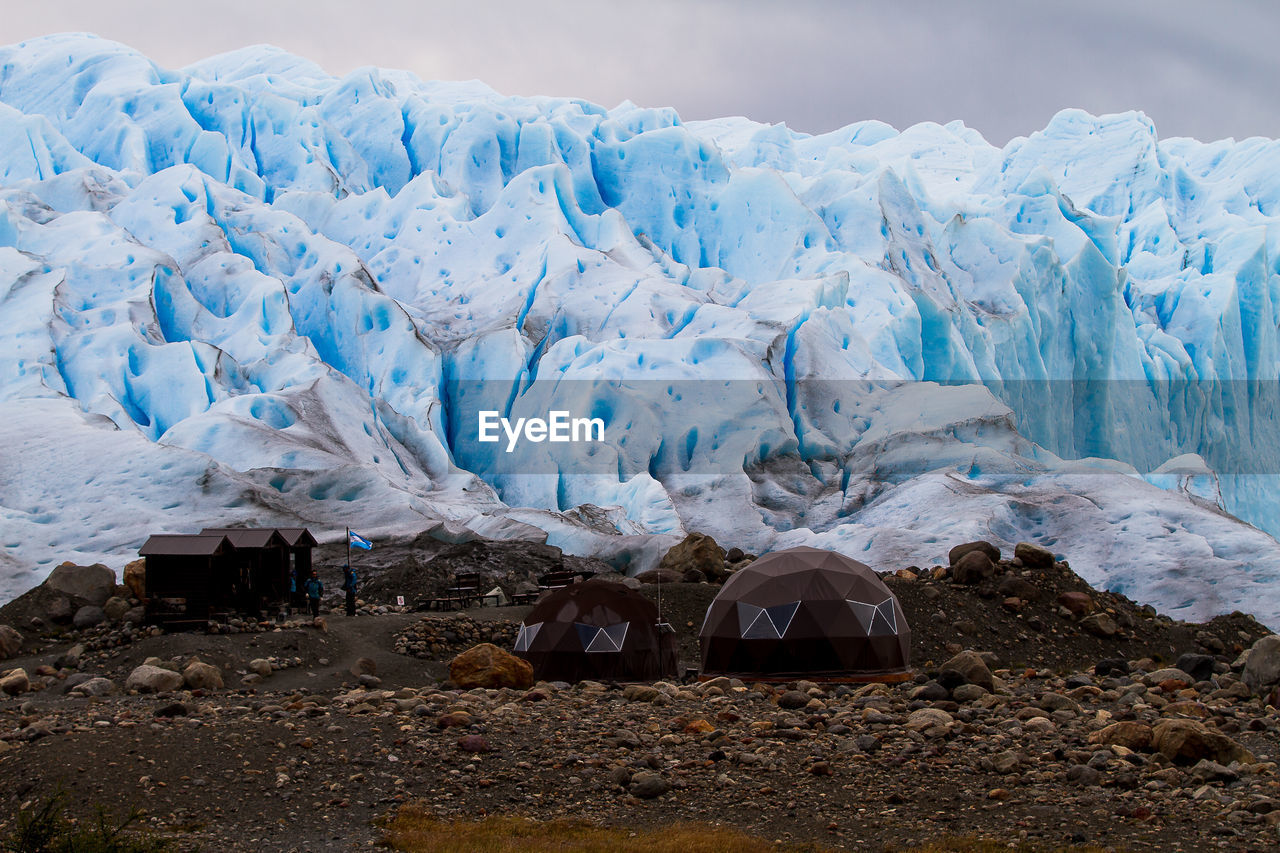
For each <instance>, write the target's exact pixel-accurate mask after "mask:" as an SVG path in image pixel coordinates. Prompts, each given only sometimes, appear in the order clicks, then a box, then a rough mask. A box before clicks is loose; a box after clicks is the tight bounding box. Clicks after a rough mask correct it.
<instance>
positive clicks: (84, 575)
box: [44, 562, 116, 607]
mask: <svg viewBox="0 0 1280 853" xmlns="http://www.w3.org/2000/svg"><path fill="white" fill-rule="evenodd" d="M44 585H45V586H46V587H48V588H49V589H51V590H54V591H55V592H59V593H62V594H63V595H65V596H67V597H68V598H70V599H72V600H73V601H75V600H77V599H78V600H79V601H80V602H81V603H84V604H92V605H95V606H97V607H101V606H102V605H104V604H106V603H107V599H108V598H110V597H111V595H112V593H114V592H115V589H116V574H115V572H113V571H111V570H110V569H108V568H107V567H106V566H104V565H102V564H101V563H94V564H93V565H92V566H77V565H76V564H75V563H70V562H67V563H63V564H62V565H60V566H58V567H57V568H56V569H54V570H53V571H52V572H50V573H49V577H47V578H45V581H44Z"/></svg>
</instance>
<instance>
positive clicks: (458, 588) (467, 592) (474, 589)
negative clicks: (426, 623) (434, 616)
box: [419, 572, 484, 611]
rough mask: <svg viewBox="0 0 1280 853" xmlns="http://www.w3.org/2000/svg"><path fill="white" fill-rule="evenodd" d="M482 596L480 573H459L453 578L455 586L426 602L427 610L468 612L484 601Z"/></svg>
mask: <svg viewBox="0 0 1280 853" xmlns="http://www.w3.org/2000/svg"><path fill="white" fill-rule="evenodd" d="M483 599H484V596H481V595H480V573H479V572H459V573H458V574H456V575H454V576H453V585H452V586H449V587H446V588H445V590H444V594H443V595H440V596H437V597H435V598H432V599H430V600H428V601H427V602H426V607H425V608H422V607H420V608H419V609H426V610H440V611H444V610H466V609H467V608H468V607H471V606H472V605H473V604H475V603H476V602H477V601H483Z"/></svg>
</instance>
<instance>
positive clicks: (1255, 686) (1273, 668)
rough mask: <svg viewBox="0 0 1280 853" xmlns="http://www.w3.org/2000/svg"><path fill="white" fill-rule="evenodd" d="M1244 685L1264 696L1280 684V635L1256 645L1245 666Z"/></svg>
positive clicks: (1260, 641)
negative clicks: (1271, 688) (1269, 689)
mask: <svg viewBox="0 0 1280 853" xmlns="http://www.w3.org/2000/svg"><path fill="white" fill-rule="evenodd" d="M1243 678H1244V683H1245V684H1247V685H1249V689H1250V690H1252V691H1253V692H1254V693H1258V694H1262V693H1265V692H1267V690H1268V688H1270V687H1273V686H1275V685H1277V684H1280V634H1271V635H1270V636H1267V637H1263V638H1262V639H1261V640H1258V642H1256V643H1254V644H1253V646H1252V647H1250V649H1249V659H1248V661H1246V663H1245V665H1244V676H1243Z"/></svg>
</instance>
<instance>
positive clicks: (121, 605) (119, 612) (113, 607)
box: [102, 595, 129, 622]
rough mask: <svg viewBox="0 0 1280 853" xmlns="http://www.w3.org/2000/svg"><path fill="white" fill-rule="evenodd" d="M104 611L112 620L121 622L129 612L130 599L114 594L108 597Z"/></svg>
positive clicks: (103, 606)
mask: <svg viewBox="0 0 1280 853" xmlns="http://www.w3.org/2000/svg"><path fill="white" fill-rule="evenodd" d="M102 612H103V613H105V614H106V615H107V618H108V619H110V620H111V621H112V622H119V621H120V620H121V619H123V618H124V615H125V614H126V613H128V612H129V601H128V600H127V599H124V598H121V597H120V596H118V595H113V596H111V597H110V598H108V599H107V603H106V604H104V605H102Z"/></svg>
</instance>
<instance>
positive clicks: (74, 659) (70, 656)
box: [53, 643, 84, 669]
mask: <svg viewBox="0 0 1280 853" xmlns="http://www.w3.org/2000/svg"><path fill="white" fill-rule="evenodd" d="M83 656H84V644H83V643H76V644H75V645H74V646H72V647H71V648H69V649H67V650H66V651H65V652H63V653H62V654H60V655H58V658H57V660H55V661H54V662H53V665H54V666H56V667H57V668H58V669H79V668H80V658H81V657H83Z"/></svg>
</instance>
